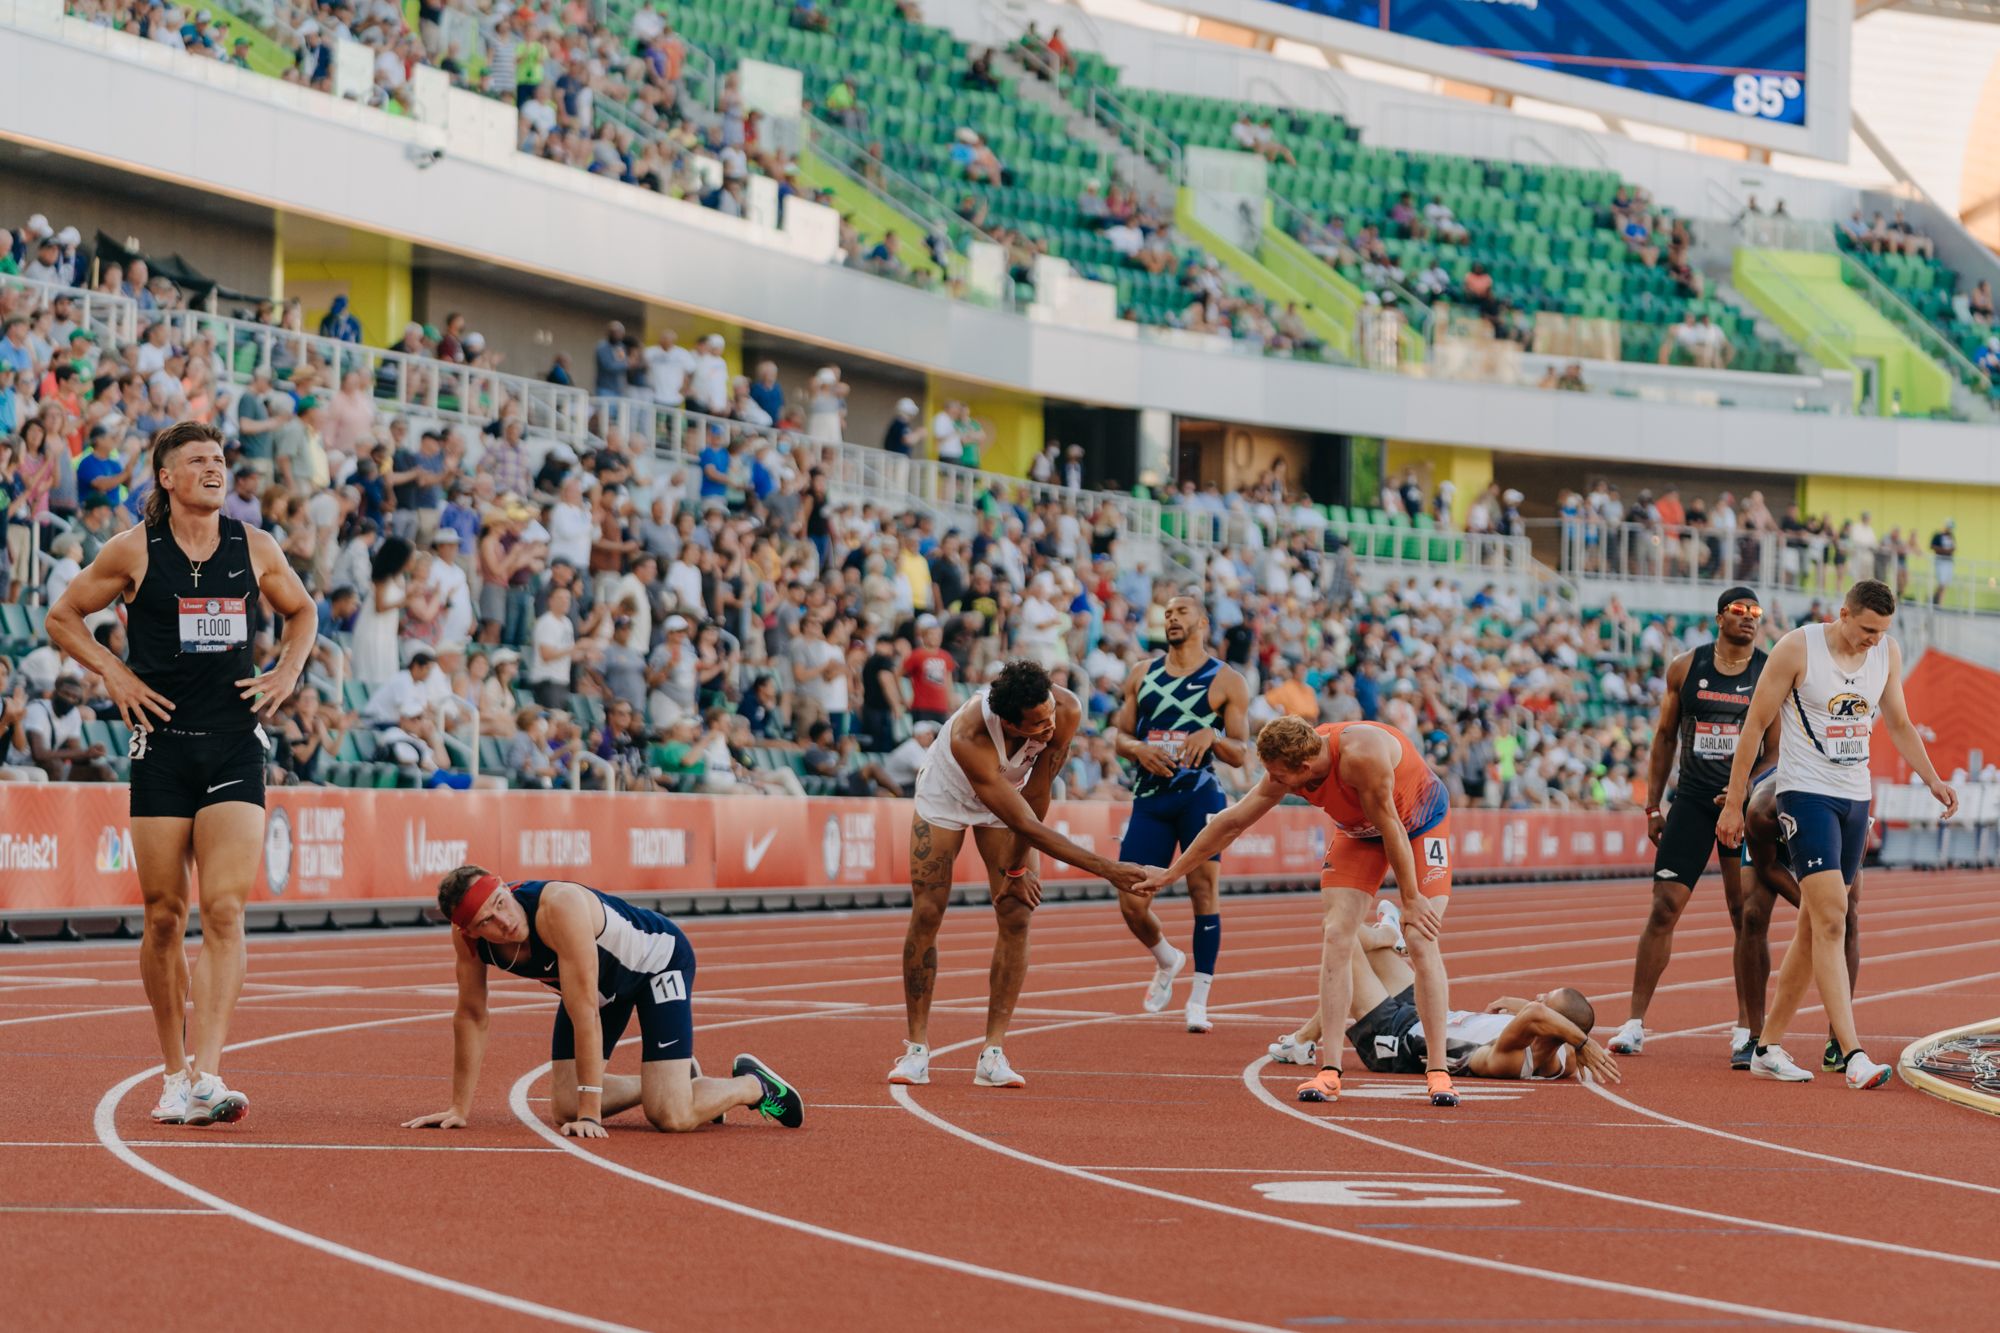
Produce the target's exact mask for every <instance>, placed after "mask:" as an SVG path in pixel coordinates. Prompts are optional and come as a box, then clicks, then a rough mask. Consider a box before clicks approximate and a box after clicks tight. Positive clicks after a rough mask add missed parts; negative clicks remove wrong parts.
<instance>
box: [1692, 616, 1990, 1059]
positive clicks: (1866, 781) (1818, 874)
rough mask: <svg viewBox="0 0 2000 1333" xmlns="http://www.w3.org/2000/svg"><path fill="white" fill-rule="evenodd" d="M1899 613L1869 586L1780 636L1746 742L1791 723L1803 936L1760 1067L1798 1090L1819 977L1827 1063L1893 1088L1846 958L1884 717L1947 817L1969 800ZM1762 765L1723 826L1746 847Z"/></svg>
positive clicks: (1783, 812) (1784, 790)
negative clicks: (1937, 734)
mask: <svg viewBox="0 0 2000 1333" xmlns="http://www.w3.org/2000/svg"><path fill="white" fill-rule="evenodd" d="M1895 614H1896V594H1895V593H1893V592H1891V591H1890V589H1889V585H1888V584H1886V583H1882V582H1879V581H1877V580H1875V579H1863V580H1862V581H1861V582H1859V583H1857V584H1855V585H1854V586H1853V587H1852V588H1849V589H1848V590H1847V598H1846V600H1845V601H1844V602H1842V603H1841V607H1840V618H1839V619H1838V620H1835V621H1832V622H1830V623H1827V624H1823V625H1801V626H1800V627H1799V628H1797V629H1795V630H1793V631H1792V632H1791V633H1789V634H1787V635H1785V637H1784V638H1782V639H1780V640H1778V646H1777V647H1776V648H1775V649H1773V650H1772V652H1771V657H1770V660H1769V661H1768V662H1766V663H1765V664H1764V673H1763V675H1762V676H1760V677H1758V680H1757V692H1756V693H1755V694H1754V695H1752V696H1751V699H1750V715H1749V717H1747V718H1746V719H1745V720H1744V723H1743V731H1744V734H1745V735H1749V736H1756V735H1760V734H1761V733H1762V730H1763V728H1765V727H1767V726H1769V725H1770V722H1771V719H1772V717H1773V716H1779V717H1782V718H1783V719H1784V740H1783V742H1782V743H1781V744H1780V745H1779V747H1778V779H1777V783H1778V823H1779V826H1780V827H1781V828H1782V830H1783V832H1784V837H1785V844H1786V846H1787V847H1788V848H1789V849H1790V855H1791V859H1792V871H1793V873H1794V874H1795V875H1797V876H1798V881H1799V927H1798V934H1797V935H1796V936H1795V937H1794V938H1793V940H1792V947H1791V950H1790V951H1789V952H1788V953H1786V954H1785V962H1784V966H1783V967H1781V968H1780V969H1779V970H1778V993H1777V994H1776V995H1775V996H1773V997H1772V999H1771V1007H1770V1009H1769V1010H1768V1011H1767V1012H1766V1014H1765V1016H1764V1031H1763V1032H1762V1034H1760V1035H1759V1036H1758V1037H1757V1052H1756V1054H1755V1055H1754V1056H1752V1057H1751V1061H1750V1072H1751V1074H1753V1075H1755V1076H1756V1077H1758V1078H1774V1079H1778V1080H1781V1081H1783V1082H1786V1083H1803V1082H1806V1081H1807V1080H1808V1079H1810V1078H1812V1071H1811V1070H1809V1069H1805V1068H1803V1067H1801V1066H1800V1065H1798V1064H1797V1063H1796V1062H1794V1061H1793V1059H1792V1058H1791V1056H1789V1055H1787V1054H1786V1053H1785V1048H1784V1047H1783V1046H1781V1045H1780V1044H1779V1043H1780V1042H1782V1041H1783V1040H1784V1038H1785V1028H1786V1026H1787V1025H1788V1024H1789V1023H1790V1022H1791V1021H1792V1018H1793V1017H1794V1015H1796V1014H1797V1012H1798V1008H1799V1002H1800V1001H1801V1000H1803V999H1804V998H1805V993H1806V987H1807V986H1808V985H1809V984H1811V983H1812V982H1814V981H1817V982H1818V983H1819V998H1820V1002H1821V1004H1823V1005H1824V1006H1825V1007H1826V1019H1827V1025H1828V1026H1829V1027H1831V1028H1832V1029H1833V1038H1834V1040H1833V1041H1832V1042H1829V1043H1828V1050H1827V1052H1826V1054H1825V1056H1824V1057H1823V1058H1822V1060H1821V1068H1822V1069H1824V1070H1825V1071H1827V1072H1828V1073H1834V1072H1840V1073H1844V1074H1845V1075H1846V1076H1847V1086H1848V1087H1850V1088H1856V1089H1860V1088H1879V1087H1881V1086H1882V1085H1883V1084H1884V1083H1887V1082H1888V1081H1889V1075H1890V1073H1891V1069H1890V1066H1888V1065H1881V1064H1876V1063H1875V1062H1874V1061H1873V1060H1870V1059H1869V1058H1868V1056H1867V1055H1866V1054H1865V1053H1863V1051H1862V1050H1861V1038H1860V1036H1859V1034H1858V1032H1857V1031H1856V1029H1855V1026H1854V997H1853V994H1852V992H1851V991H1850V990H1849V988H1848V983H1847V958H1846V937H1847V895H1848V892H1849V890H1850V887H1851V886H1852V885H1853V883H1854V880H1855V877H1856V876H1857V875H1859V874H1860V873H1861V858H1862V854H1863V853H1864V852H1866V851H1867V849H1868V826H1869V824H1870V823H1871V822H1872V821H1871V820H1870V818H1869V815H1868V807H1869V802H1870V800H1871V798H1872V797H1873V795H1874V786H1873V782H1872V780H1871V779H1870V777H1869V774H1868V750H1869V742H1870V740H1871V738H1872V736H1873V734H1874V729H1875V718H1876V716H1877V714H1880V715H1881V717H1882V718H1883V719H1884V720H1885V721H1886V722H1887V723H1888V727H1889V740H1890V743H1891V744H1893V745H1894V746H1895V747H1896V750H1897V752H1898V753H1899V754H1901V755H1902V756H1903V758H1904V759H1905V760H1907V761H1908V762H1909V765H1910V767H1911V768H1913V769H1915V770H1916V772H1917V775H1918V776H1919V777H1921V778H1922V779H1923V780H1924V785H1925V786H1926V787H1928V788H1930V793H1931V795H1932V796H1934V797H1936V798H1937V802H1938V804H1939V805H1942V806H1943V807H1944V815H1943V816H1942V817H1943V818H1945V819H1949V818H1951V816H1952V815H1953V814H1954V813H1955V812H1956V811H1957V809H1958V793H1957V792H1955V791H1953V790H1952V789H1951V787H1950V786H1949V785H1947V784H1946V783H1945V781H1944V780H1943V779H1942V778H1940V777H1938V775H1937V769H1936V768H1935V767H1933V766H1932V764H1931V760H1930V756H1929V755H1928V754H1926V753H1925V752H1924V742H1923V739H1922V738H1921V737H1920V736H1918V735H1917V729H1916V727H1915V726H1914V725H1912V723H1911V722H1910V713H1909V709H1908V708H1906V707H1905V706H1904V704H1903V652H1902V649H1901V648H1899V647H1897V645H1896V641H1895V640H1894V639H1892V638H1890V637H1889V626H1890V623H1891V619H1892V617H1894V616H1895ZM1756 764H1757V751H1756V750H1755V749H1754V748H1752V747H1749V746H1738V747H1737V750H1736V759H1735V762H1734V763H1733V764H1732V765H1731V766H1730V770H1729V790H1728V792H1727V793H1725V795H1724V797H1723V801H1722V815H1721V818H1720V819H1718V820H1717V822H1716V836H1717V837H1718V838H1720V839H1721V840H1722V841H1723V842H1724V843H1726V844H1728V845H1729V846H1731V847H1734V846H1737V845H1739V844H1741V842H1742V841H1743V798H1744V794H1745V793H1746V792H1747V790H1748V789H1749V786H1750V774H1751V772H1752V770H1753V769H1754V768H1755V767H1756ZM1836 1046H1837V1047H1838V1049H1834V1047H1836Z"/></svg>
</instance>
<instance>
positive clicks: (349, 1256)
mask: <svg viewBox="0 0 2000 1333" xmlns="http://www.w3.org/2000/svg"><path fill="white" fill-rule="evenodd" d="M449 1016H450V1015H449V1014H425V1015H421V1016H418V1017H415V1018H385V1019H379V1020H376V1021H373V1022H366V1023H342V1024H338V1025H336V1026H333V1027H325V1028H308V1029H305V1030H304V1031H299V1032H282V1033H279V1034H277V1035H275V1036H269V1037H255V1038H252V1039H251V1040H249V1041H242V1042H236V1043H233V1044H231V1045H229V1046H227V1047H225V1048H224V1049H225V1050H229V1051H239V1050H246V1049H248V1048H250V1047H254V1046H266V1045H270V1044H272V1043H275V1042H281V1041H296V1040H299V1039H302V1038H305V1037H320V1036H328V1035H331V1034H333V1033H337V1032H354V1031H359V1030H362V1029H367V1028H380V1027H388V1026H390V1025H392V1024H396V1023H418V1022H423V1021H425V1020H427V1019H435V1018H444V1017H449ZM159 1072H160V1068H159V1066H158V1065H154V1066H152V1067H151V1068H149V1069H142V1070H140V1071H139V1072H138V1073H136V1074H134V1075H132V1076H131V1077H129V1078H127V1079H125V1080H124V1081H123V1082H121V1083H116V1084H113V1085H112V1086H111V1087H110V1088H109V1089H107V1090H106V1091H105V1093H104V1095H103V1096H102V1097H101V1098H99V1099H98V1102H97V1110H96V1113H95V1114H94V1115H93V1116H92V1124H93V1127H94V1128H95V1130H96V1132H97V1141H98V1142H99V1143H101V1144H103V1145H104V1147H106V1148H108V1149H109V1150H110V1151H111V1154H112V1156H114V1157H116V1158H117V1159H118V1160H119V1161H121V1162H123V1163H125V1165H127V1166H129V1167H131V1168H132V1169H133V1170H134V1171H137V1172H138V1173H139V1174H140V1175H142V1176H145V1177H147V1178H148V1179H150V1180H152V1181H154V1182H155V1183H157V1184H160V1185H164V1186H166V1187H167V1188H168V1189H170V1190H172V1191H173V1192H174V1193H176V1194H179V1195H182V1196H184V1197H186V1198H189V1199H193V1200H194V1201H195V1202H196V1203H199V1204H202V1205H204V1206H205V1207H207V1208H210V1209H213V1210H214V1211H215V1212H217V1213H221V1214H225V1215H227V1216H229V1217H231V1218H233V1219H235V1220H236V1221H238V1222H242V1223H243V1224H245V1225H246V1226H251V1227H255V1228H256V1229H257V1230H259V1231H263V1232H266V1233H268V1234H270V1235H273V1236H277V1237H278V1238H280V1239H281V1240H289V1241H291V1242H293V1243H294V1244H297V1245H303V1246H305V1247H306V1248H307V1249H309V1250H317V1251H318V1252H319V1253H321V1254H325V1255H329V1256H331V1257H332V1258H335V1259H341V1260H345V1261H346V1262H348V1263H351V1264H356V1265H359V1266H360V1267H362V1268H369V1269H373V1270H374V1271H375V1272H378V1273H382V1274H385V1275H387V1276H389V1277H399V1278H402V1279H403V1280H405V1281H407V1282H413V1283H415V1284H416V1285H418V1286H420V1287H429V1288H430V1289H431V1290H433V1291H441V1292H444V1293H445V1294H447V1295H451V1296H462V1297H465V1298H466V1299H468V1300H473V1301H478V1302H480V1303H481V1304H484V1305H491V1306H496V1307H498V1308H499V1309H502V1310H507V1311H510V1312H512V1313H514V1314H521V1315H527V1316H529V1317H531V1318H535V1319H546V1320H548V1321H549V1322H551V1323H555V1324H562V1325H565V1326H566V1327H569V1328H586V1329H591V1330H594V1333H640V1331H639V1330H637V1329H633V1328H631V1327H630V1326H629V1325H625V1324H615V1323H612V1322H610V1321H609V1320H604V1319H593V1318H591V1317H590V1316H588V1315H581V1314H577V1313H575V1312H573V1311H570V1310H562V1309H558V1308H556V1307H555V1306H552V1305H542V1304H539V1303H538V1302H535V1301H530V1300H524V1299H522V1298H521V1297H518V1296H509V1295H507V1294H505V1293H504V1292H498V1291H492V1290H490V1289H488V1288H485V1287H477V1286H474V1285H472V1284H471V1283H469V1282H460V1281H458V1280H456V1279H455V1278H448V1277H442V1276H440V1275H438V1274H436V1273H429V1272H425V1271H424V1270H423V1269H421V1268H412V1267H410V1266H409V1265H407V1264H399V1263H397V1262H396V1261H394V1260H393V1259H384V1258H382V1257H381V1256H380V1255H375V1254H369V1253H367V1252H366V1251H364V1250H357V1249H355V1248H354V1247H353V1246H350V1245H342V1244H341V1243H340V1242H338V1241H333V1240H328V1239H326V1238H325V1237H324V1236H315V1235H313V1234H312V1233H311V1232H309V1231H301V1230H300V1229H299V1228H297V1227H293V1226H287V1225H286V1224H285V1223H283V1222H280V1221H277V1220H276V1219H275V1218H270V1217H266V1216H265V1215H264V1214H262V1213H259V1212H255V1211H253V1210H252V1209H249V1208H245V1207H244V1206H242V1205H241V1204H238V1203H233V1202H231V1201H230V1200H228V1199H225V1198H223V1197H222V1196H221V1195H219V1194H212V1193H210V1192H209V1191H208V1190H205V1189H202V1188H201V1187H200V1186H198V1185H194V1184H191V1183H189V1182H188V1181H185V1180H182V1179H181V1178H180V1177H179V1176H176V1175H174V1174H173V1173H172V1172H171V1171H168V1170H166V1169H165V1168H164V1167H161V1166H159V1165H157V1164H156V1163H153V1162H149V1161H147V1160H146V1159H145V1158H144V1157H141V1156H140V1155H139V1154H138V1153H137V1152H135V1151H134V1150H133V1149H132V1148H131V1147H130V1146H129V1145H127V1144H126V1142H125V1141H124V1139H122V1138H121V1137H120V1136H119V1134H118V1105H119V1103H120V1102H122V1101H124V1100H125V1096H126V1094H127V1093H129V1092H131V1090H132V1089H133V1088H134V1087H136V1086H138V1085H139V1084H140V1083H141V1082H143V1081H144V1080H146V1079H149V1078H156V1077H158V1076H159Z"/></svg>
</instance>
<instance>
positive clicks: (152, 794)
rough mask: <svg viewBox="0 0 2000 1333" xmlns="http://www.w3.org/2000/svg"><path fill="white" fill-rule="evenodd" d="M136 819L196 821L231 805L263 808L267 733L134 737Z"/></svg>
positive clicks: (161, 731) (158, 731) (179, 733)
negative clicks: (202, 814) (215, 807)
mask: <svg viewBox="0 0 2000 1333" xmlns="http://www.w3.org/2000/svg"><path fill="white" fill-rule="evenodd" d="M131 754H132V818H134V819H193V818H194V817H195V815H196V814H198V813H200V812H201V811H203V810H206V809H207V808H208V807H209V806H211V805H222V804H224V803H225V802H228V801H247V802H248V803H250V804H251V805H255V806H262V805H263V804H264V765H265V763H266V762H267V754H266V750H265V741H264V733H263V731H262V729H258V730H255V731H167V730H165V729H163V728H155V729H154V730H152V731H150V732H135V733H134V734H133V737H132V749H131Z"/></svg>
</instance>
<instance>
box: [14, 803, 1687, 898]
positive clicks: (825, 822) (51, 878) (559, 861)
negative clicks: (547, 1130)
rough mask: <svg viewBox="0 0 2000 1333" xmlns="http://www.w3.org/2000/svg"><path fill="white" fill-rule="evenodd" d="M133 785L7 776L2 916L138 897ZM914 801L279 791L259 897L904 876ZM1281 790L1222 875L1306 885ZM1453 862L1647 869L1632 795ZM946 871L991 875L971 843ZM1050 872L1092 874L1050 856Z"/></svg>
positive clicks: (1117, 837)
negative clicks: (1630, 807) (1608, 809)
mask: <svg viewBox="0 0 2000 1333" xmlns="http://www.w3.org/2000/svg"><path fill="white" fill-rule="evenodd" d="M129 808H130V801H129V797H128V794H127V791H126V789H125V788H124V787H119V786H97V785H69V784H56V783H49V784H39V783H38V784H26V783H8V784H4V785H0V917H4V916H6V915H7V914H9V913H61V912H88V911H90V910H93V909H100V910H109V911H125V910H129V909H133V908H136V907H138V906H139V905H140V896H139V878H138V870H137V865H136V861H135V858H134V856H133V852H132V830H131V823H132V821H131V817H130V814H129ZM911 813H912V811H911V803H910V802H909V801H907V800H886V799H880V800H868V799H855V798H839V797H824V798H822V797H803V798H800V797H783V796H775V797H773V796H665V795H654V794H644V795H642V794H636V793H632V794H621V795H607V794H604V793H595V792H583V793H571V792H529V791H509V792H450V791H365V790H348V789H344V788H338V787H289V788H276V789H273V790H272V791H271V792H270V793H269V817H268V819H267V822H266V827H265V832H264V854H263V856H262V857H261V858H260V861H259V869H258V876H257V884H256V887H255V889H254V891H253V892H252V895H251V901H252V902H255V903H268V904H275V905H281V906H282V905H287V904H309V905H315V906H316V905H320V904H325V905H328V906H334V905H339V904H343V903H381V902H423V901H426V900H428V899H431V898H433V897H434V896H435V895H436V892H437V883H438V880H439V879H440V878H442V877H443V876H444V874H445V873H446V872H447V871H449V870H452V869H453V868H455V867H457V866H460V865H464V864H467V863H475V864H478V865H483V866H486V867H487V868H488V869H491V870H494V871H497V872H498V873H500V874H502V875H505V876H506V877H508V878H509V879H516V880H520V879H571V880H578V881H580V882H582V883H585V884H589V885H591V886H592V887H594V888H600V889H603V890H605V891H606V892H610V893H695V894H707V893H714V892H721V893H738V892H742V893H756V892H764V893H772V892H788V891H797V890H802V889H804V890H813V889H889V890H895V889H905V890H907V889H908V888H909V884H910V880H909V869H910V818H911ZM1129 814H1130V807H1129V806H1128V805H1127V804H1125V803H1124V802H1114V801H1058V802H1056V803H1055V804H1054V805H1052V806H1051V807H1050V809H1049V814H1048V822H1049V823H1050V824H1051V825H1052V826H1054V827H1055V828H1056V829H1057V830H1058V831H1060V832H1061V833H1062V834H1063V835H1064V836H1065V837H1067V838H1069V839H1070V840H1071V841H1072V842H1075V843H1077V844H1079V845H1080V846H1082V847H1084V848H1086V849H1088V850H1090V851H1094V852H1096V853H1098V854H1099V855H1102V856H1107V857H1111V858H1113V859H1116V857H1117V855H1118V845H1119V842H1120V841H1121V839H1122V838H1123V836H1124V832H1125V823H1126V820H1127V818H1128V817H1129ZM1330 827H1331V826H1330V825H1329V824H1328V822H1327V818H1326V816H1325V815H1323V814H1321V813H1320V812H1319V811H1318V810H1315V809H1313V808H1311V807H1310V806H1281V807H1279V808H1278V809H1276V810H1273V811H1272V812H1271V813H1270V814H1269V815H1267V816H1266V817H1265V818H1264V819H1263V820H1262V821H1261V822H1259V823H1258V825H1257V826H1256V827H1255V828H1253V829H1251V830H1250V831H1249V832H1248V833H1246V834H1244V835H1243V836H1242V837H1241V838H1240V839H1238V840H1237V842H1236V845H1235V846H1234V847H1232V848H1231V849H1230V850H1229V852H1228V853H1227V854H1226V855H1225V856H1224V857H1223V862H1222V874H1223V878H1224V879H1225V880H1226V881H1235V882H1238V883H1261V884H1275V885H1297V886H1301V887H1308V886H1315V885H1317V884H1318V883H1319V868H1320V863H1321V862H1322V861H1323V860H1324V859H1325V857H1326V848H1327V837H1328V832H1329V829H1330ZM1451 828H1452V835H1451V856H1452V870H1453V874H1454V877H1455V878H1465V879H1479V878H1485V879H1498V878H1519V879H1540V878H1547V877H1549V876H1550V875H1552V874H1555V875H1559V874H1598V875H1610V874H1625V873H1641V872H1643V871H1645V870H1647V869H1649V868H1650V867H1651V865H1652V860H1653V847H1652V844H1651V843H1650V842H1648V841H1647V840H1646V820H1645V817H1644V816H1643V815H1641V814H1639V813H1638V812H1636V811H1630V812H1625V813H1620V814H1610V813H1604V812H1600V811H1573V812H1566V811H1506V810H1454V811H1453V812H1452V816H1451ZM954 878H955V879H956V881H957V882H958V883H960V884H964V885H969V886H979V887H984V886H985V884H986V872H985V868H984V867H983V866H982V865H981V864H980V863H979V859H978V855H977V853H976V852H975V850H974V848H973V845H972V839H970V838H967V839H966V840H965V848H964V851H963V852H962V853H961V855H960V857H959V859H958V863H957V865H956V866H955V867H954ZM1042 878H1043V879H1044V880H1046V881H1049V882H1052V883H1053V882H1060V881H1070V882H1075V881H1084V880H1089V879H1091V878H1092V876H1089V875H1086V874H1085V873H1084V872H1082V871H1080V870H1075V869H1073V868H1071V867H1069V866H1066V865H1060V864H1058V863H1056V862H1053V861H1051V860H1049V859H1048V858H1046V857H1045V858H1043V862H1042Z"/></svg>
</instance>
